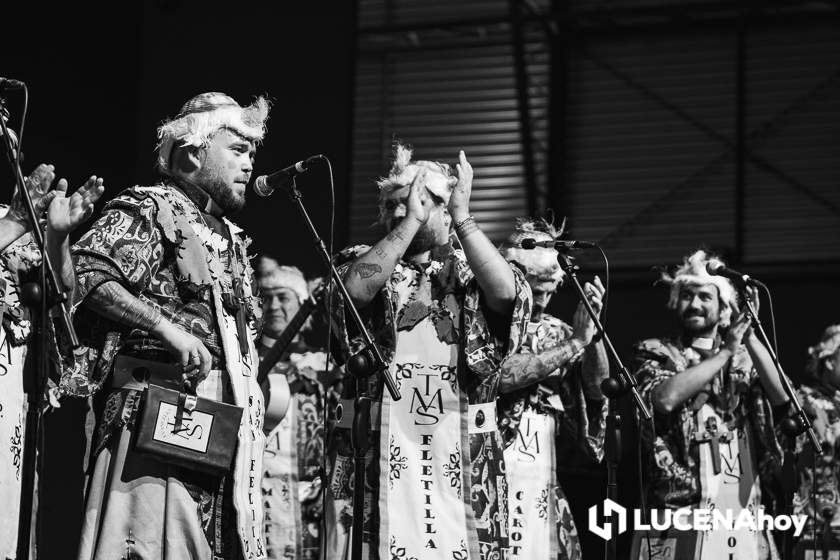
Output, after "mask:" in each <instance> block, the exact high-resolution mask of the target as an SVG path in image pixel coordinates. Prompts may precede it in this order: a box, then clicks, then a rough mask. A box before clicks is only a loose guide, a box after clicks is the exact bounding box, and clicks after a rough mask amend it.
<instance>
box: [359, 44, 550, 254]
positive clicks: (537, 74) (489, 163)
mask: <svg viewBox="0 0 840 560" xmlns="http://www.w3.org/2000/svg"><path fill="white" fill-rule="evenodd" d="M424 44H427V42H424ZM547 52H548V49H547V48H546V47H545V46H544V45H543V46H539V45H537V44H536V43H533V44H531V43H529V44H528V48H527V49H526V59H527V62H528V69H529V83H528V89H529V94H530V104H529V107H530V108H531V110H532V112H533V114H532V121H533V122H532V137H533V140H532V141H533V142H534V145H535V146H537V149H536V150H535V151H536V152H544V151H545V148H546V147H547V126H548V123H547V121H548V119H547V110H548V101H547V97H548V82H549V79H548V70H549V66H548V59H547V57H548V54H547ZM354 110H355V118H354V131H353V135H354V141H353V142H354V168H353V173H352V181H353V184H352V194H351V208H350V220H349V226H350V238H351V240H352V241H353V242H371V241H375V240H376V239H377V238H378V237H379V236H380V235H381V232H379V231H378V230H377V229H376V228H372V227H371V224H373V222H374V221H375V220H376V214H377V210H376V198H377V189H376V186H375V184H374V181H375V179H376V178H377V177H379V176H381V175H383V174H385V173H386V172H387V170H388V166H389V163H390V156H391V141H392V138H399V139H401V140H402V141H404V142H408V143H410V144H412V145H413V146H414V147H415V157H417V158H419V159H431V160H439V161H444V162H449V163H451V164H454V163H455V162H457V157H458V151H459V150H461V149H463V150H464V151H465V152H466V154H467V157H468V159H469V160H470V162H471V163H472V165H473V168H474V169H475V180H474V185H473V195H472V201H471V205H470V206H471V211H472V213H473V214H474V215H475V216H476V219H477V220H478V222H479V223H480V225H481V228H482V230H483V231H484V232H485V233H486V234H487V235H488V236H489V237H490V238H491V239H493V240H494V241H499V240H501V239H502V238H503V237H505V236H506V235H507V233H508V232H509V231H510V229H511V227H512V224H513V221H514V218H515V217H516V216H519V215H523V214H525V213H526V211H527V208H526V200H527V197H526V193H525V186H524V168H523V160H522V141H523V139H522V134H521V126H520V121H519V111H518V109H517V98H516V82H515V73H514V58H513V50H512V47H511V46H510V44H507V45H504V44H503V45H498V44H496V45H489V46H482V47H476V46H470V47H461V48H447V49H439V48H434V49H430V50H424V49H422V48H419V49H417V50H415V51H403V52H396V53H389V54H385V53H382V54H376V53H370V52H366V53H364V54H363V55H361V56H360V57H359V59H358V62H357V75H356V99H355V109H354ZM535 160H536V161H535V167H536V169H537V173H538V182H539V183H540V185H541V189H542V191H543V192H544V191H545V189H546V187H545V182H546V171H547V169H546V168H547V165H546V157H545V154H544V153H540V154H539V155H538V156H537V157H535Z"/></svg>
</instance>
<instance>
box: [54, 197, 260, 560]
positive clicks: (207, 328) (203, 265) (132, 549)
mask: <svg viewBox="0 0 840 560" xmlns="http://www.w3.org/2000/svg"><path fill="white" fill-rule="evenodd" d="M224 223H225V227H226V229H227V231H228V232H229V239H228V238H226V237H224V236H222V235H219V234H217V233H215V232H214V231H213V230H211V229H210V228H209V227H208V226H207V225H206V223H205V222H204V218H203V217H202V215H201V213H200V212H199V210H198V208H197V207H196V205H195V204H194V203H193V202H192V201H191V200H190V199H189V198H188V197H187V196H186V195H184V194H183V192H181V191H180V190H179V189H177V188H176V187H175V186H174V185H172V184H161V185H156V186H153V187H134V188H132V189H129V190H127V191H125V192H123V193H122V194H120V195H119V196H118V197H117V198H115V199H114V200H112V201H111V202H109V203H108V205H106V207H105V209H104V213H103V216H102V217H101V218H100V219H99V220H98V221H97V222H96V223H95V224H94V225H93V227H92V228H91V230H90V231H89V232H88V233H87V234H85V235H84V236H83V237H82V238H81V239H80V240H79V242H78V243H77V244H76V245H75V246H74V248H73V254H74V259H75V265H76V271H77V274H78V290H77V294H76V300H75V302H74V303H75V305H76V306H77V307H78V306H79V304H81V302H82V301H83V300H84V299H85V298H86V297H87V296H88V294H90V293H91V291H92V290H94V289H95V288H96V287H97V286H99V285H101V284H102V283H104V282H108V281H116V282H118V283H120V284H121V285H122V286H123V287H125V288H126V289H127V290H129V291H130V292H131V293H132V294H134V295H135V296H136V297H138V298H139V299H140V300H141V301H143V302H145V303H147V304H148V305H150V306H152V307H154V308H155V309H157V310H159V311H160V312H161V313H162V314H163V316H164V317H165V318H166V319H168V320H169V321H171V322H172V323H174V324H175V325H177V326H178V327H180V328H182V329H183V330H185V331H186V332H189V333H192V334H193V335H194V336H196V337H198V338H199V339H200V340H201V341H202V342H203V343H204V345H205V346H206V348H207V349H208V350H209V351H210V354H211V355H212V358H213V364H212V371H211V374H210V376H208V378H207V379H206V380H205V381H202V382H201V383H200V384H199V386H198V394H199V396H204V397H206V398H212V399H214V400H221V401H223V402H227V403H233V404H236V405H238V406H241V407H243V409H244V412H243V415H242V423H241V424H240V428H239V434H238V440H239V441H238V445H237V451H236V456H235V459H234V469H233V471H232V472H231V473H230V474H228V475H225V476H214V475H209V474H202V473H199V472H196V471H192V470H189V469H186V468H180V467H176V466H173V465H170V464H167V463H164V462H160V461H158V460H156V459H155V458H154V457H152V456H148V455H143V454H140V453H136V452H134V450H133V447H132V445H131V434H132V432H133V431H134V430H135V423H136V421H137V414H138V410H139V406H140V401H141V395H142V393H141V392H140V391H138V390H132V389H125V388H121V387H115V386H114V385H113V378H112V376H111V375H110V374H111V372H112V369H113V365H114V360H115V358H116V356H117V354H125V355H129V356H135V357H138V358H143V359H149V360H154V361H167V362H168V361H171V357H170V355H169V354H168V352H166V351H165V348H164V347H163V346H162V344H161V342H160V341H158V340H157V339H156V338H154V337H153V336H150V335H149V333H147V332H145V331H142V330H139V329H130V328H128V327H125V326H123V325H121V324H117V323H114V322H112V321H109V320H106V319H104V318H101V317H100V316H98V315H96V314H95V313H92V312H90V311H88V310H86V309H84V308H81V307H78V313H77V315H76V323H77V325H78V328H79V336H80V338H81V339H82V343H83V345H82V348H81V349H80V350H79V351H78V352H77V353H76V359H75V361H73V362H70V363H66V364H64V368H63V369H64V371H63V374H62V378H61V383H60V389H61V390H62V392H63V393H64V394H67V395H72V396H82V397H84V396H89V395H92V394H94V393H97V394H96V397H97V400H98V406H97V409H98V414H97V420H98V421H97V428H96V433H95V435H94V442H93V447H92V452H91V458H92V465H91V469H92V470H91V474H90V477H91V478H90V485H89V491H88V495H87V499H86V514H85V521H84V526H83V531H82V539H81V548H80V552H79V557H80V558H85V559H87V558H91V559H94V558H97V559H98V558H108V559H110V558H117V557H121V556H122V555H126V557H131V558H164V557H165V558H187V557H190V558H208V559H209V558H214V559H216V558H242V557H244V558H248V559H259V558H265V551H264V545H263V542H262V528H263V521H262V516H263V512H262V500H261V494H260V488H259V477H260V476H261V473H262V454H263V450H264V446H265V438H264V436H263V434H262V414H263V404H262V394H261V392H260V389H259V386H258V385H257V383H256V364H257V361H258V357H257V354H256V349H255V348H254V345H253V340H254V339H255V338H256V331H255V326H256V325H255V320H256V318H257V312H258V310H259V304H258V300H257V298H256V297H253V294H252V291H251V285H252V284H251V283H250V279H251V276H252V274H253V272H252V271H251V269H250V265H249V263H248V258H247V255H246V247H247V241H246V240H243V239H242V238H241V237H240V235H239V233H240V232H241V230H239V229H238V228H236V226H234V225H233V224H231V223H230V222H228V221H226V220H225V222H224ZM237 270H238V271H239V274H238V275H237V274H236V273H235V271H237ZM235 281H241V282H243V286H244V288H243V289H244V290H245V293H246V294H249V293H250V294H251V296H250V297H245V298H243V299H244V301H239V305H244V306H245V310H246V312H247V316H248V330H249V332H248V335H247V336H246V338H247V339H248V340H247V341H246V348H247V352H246V353H245V354H243V353H242V352H241V350H240V346H239V335H238V334H237V329H236V325H235V321H234V319H233V315H234V314H235V308H234V307H233V304H234V302H235V301H236V300H233V299H230V298H229V297H228V296H230V295H231V294H233V293H234V292H233V283H234V282H235Z"/></svg>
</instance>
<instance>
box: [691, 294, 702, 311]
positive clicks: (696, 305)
mask: <svg viewBox="0 0 840 560" xmlns="http://www.w3.org/2000/svg"><path fill="white" fill-rule="evenodd" d="M689 307H691V308H692V309H701V308H702V307H703V302H701V301H700V297H699V296H694V297H693V298H691V302H690V304H689Z"/></svg>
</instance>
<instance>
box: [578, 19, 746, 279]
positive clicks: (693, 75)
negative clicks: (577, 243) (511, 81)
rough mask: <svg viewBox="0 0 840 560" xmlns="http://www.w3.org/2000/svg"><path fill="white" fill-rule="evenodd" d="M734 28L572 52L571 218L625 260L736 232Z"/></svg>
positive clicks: (653, 260) (643, 259)
mask: <svg viewBox="0 0 840 560" xmlns="http://www.w3.org/2000/svg"><path fill="white" fill-rule="evenodd" d="M734 53H735V38H734V36H730V35H713V34H702V35H701V34H695V35H689V34H685V35H682V36H671V37H661V38H624V39H616V40H610V41H605V42H601V43H599V44H597V45H591V46H587V50H585V51H583V50H581V51H575V52H574V53H573V55H572V60H571V64H570V78H569V79H570V84H569V106H568V108H567V112H568V116H567V121H568V123H569V126H568V130H567V141H568V146H569V156H568V157H569V161H567V162H566V165H567V185H568V187H567V188H568V197H567V200H569V203H570V206H569V209H568V213H569V214H570V222H569V225H570V229H571V232H572V234H573V235H574V236H575V237H576V238H578V239H596V240H600V241H601V242H602V243H603V244H604V247H605V249H607V250H608V251H609V255H610V260H611V262H612V263H613V264H614V265H616V266H618V267H639V266H650V265H651V264H657V263H663V262H674V261H675V260H676V259H678V258H679V257H680V256H681V255H683V254H684V253H686V252H687V251H689V250H690V249H692V248H695V247H697V246H698V245H699V244H700V243H706V244H709V245H712V246H717V247H728V246H731V245H732V243H733V242H734V231H735V230H734V212H733V207H734V189H733V185H734V176H733V173H734V171H733V163H732V162H733V158H732V155H733V154H732V150H731V149H728V148H727V147H726V146H725V145H724V143H723V142H721V140H720V139H718V138H716V137H715V136H716V135H720V136H722V137H723V138H725V139H728V140H729V141H734V122H735V86H734V84H735V79H734V78H735V57H734Z"/></svg>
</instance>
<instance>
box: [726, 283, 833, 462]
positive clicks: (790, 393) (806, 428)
mask: <svg viewBox="0 0 840 560" xmlns="http://www.w3.org/2000/svg"><path fill="white" fill-rule="evenodd" d="M741 293H742V295H743V296H744V301H745V302H746V306H745V310H746V312H747V315H749V317H750V322H751V323H752V325H753V327H754V328H755V331H756V333H758V338H759V340H760V341H761V343H762V344H763V345H764V347H765V348H766V349H767V352H768V353H769V354H770V359H772V360H773V365H774V366H776V371H777V372H778V374H779V382H780V383H781V385H782V389H783V390H784V392H785V394H786V395H787V397H788V399H790V404H791V405H792V406H793V409H794V414H793V415H792V419H793V421H794V422H795V424H796V425H795V427H794V426H790V425H788V426H783V429H784V431H785V432H787V433H788V435H790V436H796V435H799V434H801V433H806V432H807V434H808V439H809V440H811V443H812V444H813V446H814V452H815V453H816V454H817V455H819V454H821V453H822V445H820V441H819V440H818V439H817V434H816V432H814V426H813V424H811V420H810V419H809V418H808V415H807V414H805V411H804V410H803V409H802V405H801V404H800V403H799V399H798V398H797V397H796V392H795V391H794V390H793V387H792V386H791V384H790V381H789V380H788V378H787V375H785V372H784V370H783V369H782V364H781V363H780V362H779V357H778V356H777V355H776V351H775V350H774V349H773V345H772V344H770V339H769V338H768V337H767V333H766V332H765V331H764V327H763V326H762V324H761V320H760V319H759V318H758V313H757V312H756V309H755V304H754V302H753V299H752V296H751V295H750V292H749V290H746V289H742V292H741Z"/></svg>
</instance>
